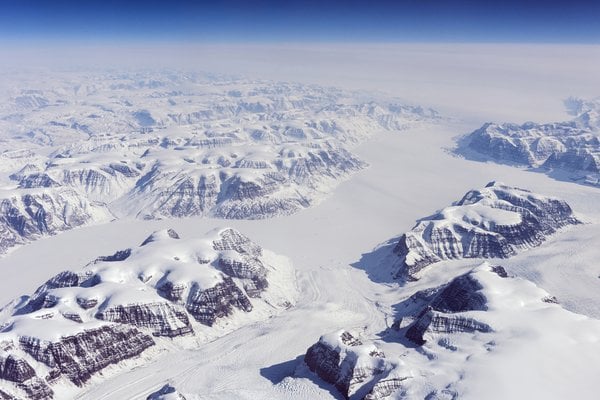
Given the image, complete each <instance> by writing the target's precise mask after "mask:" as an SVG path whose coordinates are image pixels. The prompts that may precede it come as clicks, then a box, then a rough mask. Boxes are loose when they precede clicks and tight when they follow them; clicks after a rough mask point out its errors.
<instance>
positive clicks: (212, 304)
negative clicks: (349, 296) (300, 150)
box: [0, 229, 296, 399]
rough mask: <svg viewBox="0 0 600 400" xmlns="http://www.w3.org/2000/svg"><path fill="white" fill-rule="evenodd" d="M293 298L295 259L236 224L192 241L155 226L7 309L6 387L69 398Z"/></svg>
mask: <svg viewBox="0 0 600 400" xmlns="http://www.w3.org/2000/svg"><path fill="white" fill-rule="evenodd" d="M295 297H296V288H295V279H294V273H293V271H292V269H291V266H290V264H289V262H288V261H287V260H286V259H284V258H283V257H279V256H275V255H274V254H272V253H270V252H269V251H267V250H263V249H262V248H261V247H260V246H258V245H257V244H255V243H254V242H252V241H251V240H250V239H249V238H247V237H246V236H244V235H242V234H241V233H239V232H237V231H235V230H233V229H221V230H217V231H214V232H211V233H209V234H208V235H207V236H206V237H203V238H200V239H189V240H185V239H180V238H179V236H178V234H177V233H176V232H175V231H173V230H171V229H169V230H163V231H157V232H155V233H153V234H152V235H151V236H149V237H148V238H147V239H146V240H145V241H144V242H143V243H142V244H141V245H140V246H139V247H138V248H134V249H125V250H121V251H117V252H116V253H114V254H113V255H109V256H102V257H99V258H97V259H96V260H94V261H92V262H91V263H89V264H88V265H86V266H85V268H83V269H82V270H80V271H64V272H61V273H59V274H58V275H56V276H54V277H52V278H51V279H49V280H48V281H47V282H46V283H44V284H43V285H42V286H40V287H39V288H38V289H37V290H36V292H35V293H34V294H33V295H31V296H23V297H21V298H19V299H17V300H15V301H14V302H13V303H11V304H9V305H8V306H7V307H5V308H4V309H2V310H1V312H0V389H1V390H2V391H3V392H4V393H12V394H13V395H14V396H16V397H17V398H28V399H47V398H52V397H53V396H54V394H55V393H56V395H57V397H58V398H66V396H67V395H66V393H69V391H71V392H74V391H76V390H77V388H78V387H82V386H83V385H85V384H86V382H88V381H89V380H90V379H92V377H93V376H96V375H97V374H98V373H99V372H100V371H104V370H105V369H106V368H107V367H109V366H111V365H116V366H119V365H121V364H123V363H125V364H126V365H135V364H139V363H141V362H144V359H140V358H139V356H140V355H142V354H147V350H148V349H156V350H153V351H154V352H156V351H160V349H161V348H163V349H164V348H165V346H167V347H168V346H172V345H173V344H175V345H177V344H179V345H181V346H185V345H186V343H188V345H189V344H190V343H191V344H192V345H193V343H196V345H197V343H198V342H203V341H206V340H209V339H214V338H215V337H218V336H221V335H223V334H225V333H227V332H229V331H231V330H233V329H235V328H236V327H239V326H242V325H244V324H247V323H249V322H254V321H256V320H260V319H263V318H266V317H267V316H269V315H272V314H274V313H276V312H278V311H280V310H284V309H286V308H289V307H291V306H292V304H293V302H294V299H295ZM171 340H173V344H171ZM151 354H152V352H150V355H148V356H146V357H149V356H151ZM109 373H110V372H109Z"/></svg>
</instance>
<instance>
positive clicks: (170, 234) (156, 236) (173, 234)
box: [140, 229, 179, 246]
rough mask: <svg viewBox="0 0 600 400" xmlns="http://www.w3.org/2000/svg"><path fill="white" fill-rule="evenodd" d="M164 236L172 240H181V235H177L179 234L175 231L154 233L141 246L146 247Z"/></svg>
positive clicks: (168, 230)
mask: <svg viewBox="0 0 600 400" xmlns="http://www.w3.org/2000/svg"><path fill="white" fill-rule="evenodd" d="M163 234H164V235H166V236H167V237H170V238H171V239H179V235H178V234H177V232H175V231H174V230H173V229H167V230H166V231H159V232H154V233H153V234H152V235H150V236H148V237H147V238H146V240H144V241H143V242H142V244H141V245H140V246H145V245H147V244H148V243H152V242H155V241H156V240H158V239H159V236H161V235H163Z"/></svg>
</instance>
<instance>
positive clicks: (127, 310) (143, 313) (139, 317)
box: [95, 302, 194, 337]
mask: <svg viewBox="0 0 600 400" xmlns="http://www.w3.org/2000/svg"><path fill="white" fill-rule="evenodd" d="M95 317H96V318H98V319H101V320H103V321H110V322H118V323H120V324H130V325H134V326H137V327H138V328H145V329H149V330H150V331H151V332H152V334H153V335H154V336H168V337H175V336H182V335H187V334H190V333H193V332H194V331H193V329H192V326H191V325H190V321H189V318H188V316H187V314H186V313H185V311H184V310H183V309H180V308H179V307H178V306H177V305H174V304H171V303H169V302H159V303H144V304H128V305H120V304H119V305H115V306H111V307H107V308H105V309H103V310H101V311H98V313H96V315H95Z"/></svg>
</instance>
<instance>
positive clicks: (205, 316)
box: [185, 277, 252, 326]
mask: <svg viewBox="0 0 600 400" xmlns="http://www.w3.org/2000/svg"><path fill="white" fill-rule="evenodd" d="M234 307H235V308H237V309H240V310H243V311H245V312H250V311H252V303H250V300H249V299H248V297H246V295H245V294H244V293H243V292H242V291H241V290H240V288H239V287H237V285H236V284H235V282H234V281H233V279H232V278H230V277H223V282H221V283H219V284H217V285H215V286H214V287H212V288H210V289H206V290H201V289H199V288H198V286H193V287H192V289H191V291H190V296H189V298H188V300H187V303H186V306H185V308H186V310H187V311H188V312H189V313H190V314H191V315H192V316H193V317H194V318H195V319H196V320H197V321H198V322H201V323H203V324H205V325H208V326H212V325H213V324H214V322H215V321H216V320H217V319H218V318H222V317H225V316H228V315H230V314H231V313H232V312H233V308H234Z"/></svg>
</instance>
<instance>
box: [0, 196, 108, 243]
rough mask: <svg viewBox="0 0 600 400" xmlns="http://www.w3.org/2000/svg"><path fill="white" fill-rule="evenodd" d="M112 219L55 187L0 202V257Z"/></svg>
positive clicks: (85, 202) (96, 206)
mask: <svg viewBox="0 0 600 400" xmlns="http://www.w3.org/2000/svg"><path fill="white" fill-rule="evenodd" d="M108 219H109V213H108V211H107V210H106V208H105V207H103V206H100V205H96V204H93V203H91V202H90V201H88V200H87V199H85V198H82V197H81V196H80V195H79V194H78V193H77V192H76V191H75V190H73V189H70V188H65V187H51V188H48V189H36V190H33V191H28V192H27V193H26V194H22V195H19V194H14V195H9V196H8V197H5V198H2V199H0V253H5V252H6V251H7V250H8V249H9V248H11V247H13V246H15V245H16V244H22V243H26V242H28V241H31V240H35V239H37V238H40V237H42V236H45V235H54V234H56V233H59V232H61V231H65V230H68V229H71V228H74V227H78V226H82V225H86V224H89V223H92V222H99V221H106V220H108Z"/></svg>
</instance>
